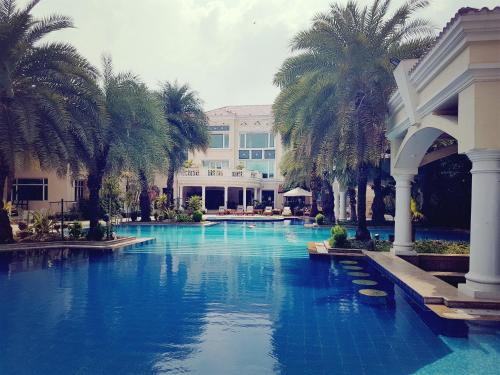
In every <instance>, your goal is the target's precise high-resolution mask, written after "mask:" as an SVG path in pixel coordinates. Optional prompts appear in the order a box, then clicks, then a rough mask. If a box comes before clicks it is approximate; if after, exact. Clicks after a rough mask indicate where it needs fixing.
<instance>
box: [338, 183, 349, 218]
mask: <svg viewBox="0 0 500 375" xmlns="http://www.w3.org/2000/svg"><path fill="white" fill-rule="evenodd" d="M345 203H346V190H345V189H344V190H341V191H340V192H339V216H337V220H347V213H346V206H345Z"/></svg>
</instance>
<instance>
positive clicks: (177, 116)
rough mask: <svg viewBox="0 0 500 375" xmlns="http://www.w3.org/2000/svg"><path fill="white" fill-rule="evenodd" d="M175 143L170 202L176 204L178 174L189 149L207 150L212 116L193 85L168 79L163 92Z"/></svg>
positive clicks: (171, 152)
mask: <svg viewBox="0 0 500 375" xmlns="http://www.w3.org/2000/svg"><path fill="white" fill-rule="evenodd" d="M159 96H160V101H161V102H162V105H163V110H164V114H165V119H166V120H167V133H168V135H169V137H170V140H171V142H172V147H171V148H170V149H169V155H168V156H169V163H168V171H167V202H168V205H169V206H173V204H174V189H173V187H174V177H175V173H176V172H177V171H178V170H179V169H180V168H182V166H183V164H184V161H185V160H186V156H187V152H188V151H191V152H192V151H195V150H206V148H207V147H208V144H209V134H208V119H207V116H206V115H205V113H204V112H203V108H202V104H201V100H200V99H199V97H198V94H197V93H196V92H195V91H192V90H191V89H190V87H189V85H187V84H184V85H179V84H178V83H177V82H174V83H170V82H165V83H164V84H163V87H162V89H161V91H160V93H159Z"/></svg>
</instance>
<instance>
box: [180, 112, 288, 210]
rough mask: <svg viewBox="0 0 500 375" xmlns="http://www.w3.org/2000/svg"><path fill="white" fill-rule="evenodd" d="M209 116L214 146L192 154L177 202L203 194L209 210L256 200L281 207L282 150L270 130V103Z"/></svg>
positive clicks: (184, 171)
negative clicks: (280, 166) (280, 167)
mask: <svg viewBox="0 0 500 375" xmlns="http://www.w3.org/2000/svg"><path fill="white" fill-rule="evenodd" d="M207 116H208V119H209V131H210V146H209V148H208V150H207V151H206V152H195V153H189V155H188V161H189V163H190V164H191V165H190V168H186V169H184V170H182V171H181V172H180V173H178V175H177V177H176V181H175V185H174V198H176V199H177V200H178V201H179V200H181V201H182V202H185V200H186V199H187V198H189V197H190V196H192V195H199V196H201V197H202V199H203V203H204V206H205V208H206V209H207V210H217V209H218V208H219V207H220V206H224V207H226V208H236V206H237V205H243V206H244V207H246V206H247V205H252V203H253V201H254V200H257V201H259V202H268V203H267V204H266V205H270V206H274V207H281V206H282V201H283V194H282V193H283V192H282V184H283V177H282V176H281V174H280V169H279V164H280V159H281V156H282V153H283V148H282V145H281V139H280V136H279V135H275V134H274V133H273V131H272V128H273V121H274V118H273V114H272V109H271V105H245V106H228V107H222V108H218V109H214V110H211V111H208V112H207Z"/></svg>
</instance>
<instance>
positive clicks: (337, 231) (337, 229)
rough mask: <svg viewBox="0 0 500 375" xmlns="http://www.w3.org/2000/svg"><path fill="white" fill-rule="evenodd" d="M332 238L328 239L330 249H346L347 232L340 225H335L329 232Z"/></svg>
mask: <svg viewBox="0 0 500 375" xmlns="http://www.w3.org/2000/svg"><path fill="white" fill-rule="evenodd" d="M330 232H331V234H332V237H331V238H330V245H331V246H332V247H346V246H348V242H347V230H346V229H345V228H344V227H343V226H341V225H335V226H334V227H333V228H332V229H331V230H330Z"/></svg>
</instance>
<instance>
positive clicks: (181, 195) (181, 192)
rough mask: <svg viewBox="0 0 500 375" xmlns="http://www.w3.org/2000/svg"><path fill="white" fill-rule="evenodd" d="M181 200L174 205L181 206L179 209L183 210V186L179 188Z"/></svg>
mask: <svg viewBox="0 0 500 375" xmlns="http://www.w3.org/2000/svg"><path fill="white" fill-rule="evenodd" d="M179 198H180V199H179V200H178V201H176V202H174V205H176V204H179V207H178V208H181V206H182V205H183V204H184V186H182V185H180V186H179ZM176 207H177V206H176Z"/></svg>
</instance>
